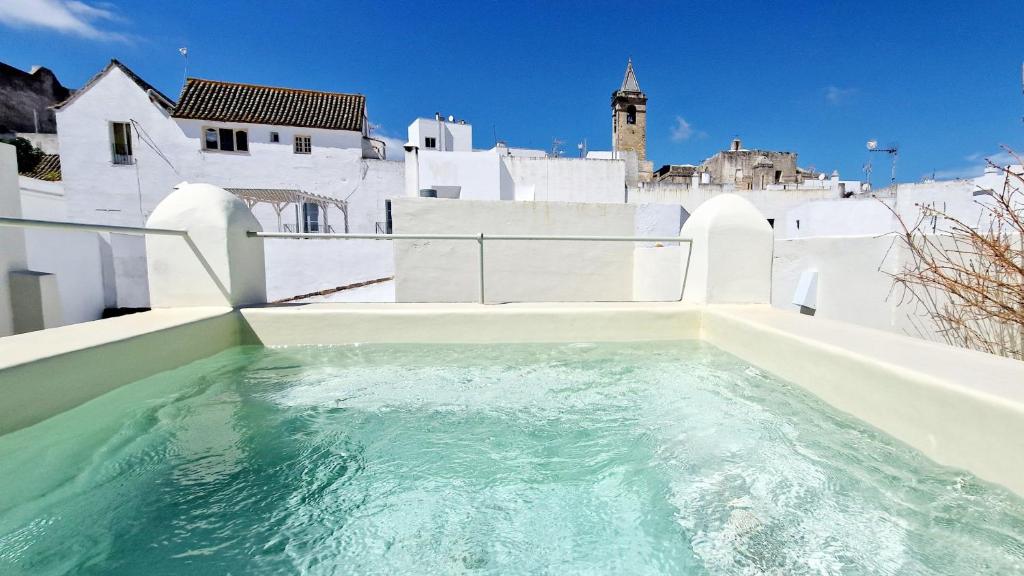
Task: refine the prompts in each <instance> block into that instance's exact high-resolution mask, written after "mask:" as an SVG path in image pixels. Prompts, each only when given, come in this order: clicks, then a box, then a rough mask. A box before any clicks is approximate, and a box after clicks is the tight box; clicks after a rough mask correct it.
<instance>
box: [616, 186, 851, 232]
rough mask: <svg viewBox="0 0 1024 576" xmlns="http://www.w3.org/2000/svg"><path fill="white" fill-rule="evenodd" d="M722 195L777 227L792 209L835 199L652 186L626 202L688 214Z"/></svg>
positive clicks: (816, 193)
mask: <svg viewBox="0 0 1024 576" xmlns="http://www.w3.org/2000/svg"><path fill="white" fill-rule="evenodd" d="M723 193H733V194H736V195H738V196H740V197H742V198H743V199H744V200H747V201H748V202H750V203H751V204H753V205H754V207H755V208H757V209H758V211H759V212H761V214H763V215H764V217H765V218H767V219H769V220H774V221H775V227H776V228H778V227H779V223H780V222H782V221H783V220H784V219H785V217H786V214H787V213H788V212H789V210H791V209H792V208H795V207H796V206H799V205H800V204H803V203H804V202H807V201H810V200H820V199H823V198H839V192H838V190H837V189H834V188H828V187H826V188H818V187H815V188H800V189H789V190H733V189H731V188H729V189H727V188H723V187H722V186H711V185H707V186H699V187H697V188H686V187H683V186H682V185H671V184H668V185H665V184H653V185H648V186H645V187H642V188H637V189H635V190H630V191H629V202H630V203H637V204H679V205H681V206H682V207H683V208H684V209H685V210H686V211H687V212H688V213H690V214H692V213H693V211H694V210H696V209H697V208H698V207H699V206H700V205H701V204H703V203H704V202H707V201H708V200H710V199H711V198H714V197H715V196H717V195H719V194H723Z"/></svg>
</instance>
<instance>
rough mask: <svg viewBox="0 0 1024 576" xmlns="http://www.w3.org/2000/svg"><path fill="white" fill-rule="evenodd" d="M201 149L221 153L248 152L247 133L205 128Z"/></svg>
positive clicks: (228, 129)
mask: <svg viewBox="0 0 1024 576" xmlns="http://www.w3.org/2000/svg"><path fill="white" fill-rule="evenodd" d="M203 148H204V149H205V150H220V151H221V152H236V151H237V152H248V151H249V133H248V132H246V131H245V130H234V129H231V128H207V129H206V130H203Z"/></svg>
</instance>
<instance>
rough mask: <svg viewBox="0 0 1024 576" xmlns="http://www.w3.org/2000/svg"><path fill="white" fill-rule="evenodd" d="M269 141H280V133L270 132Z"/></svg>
mask: <svg viewBox="0 0 1024 576" xmlns="http://www.w3.org/2000/svg"><path fill="white" fill-rule="evenodd" d="M270 141H271V142H273V143H277V142H280V141H281V135H280V134H278V133H277V132H271V133H270Z"/></svg>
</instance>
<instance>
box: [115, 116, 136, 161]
mask: <svg viewBox="0 0 1024 576" xmlns="http://www.w3.org/2000/svg"><path fill="white" fill-rule="evenodd" d="M110 157H111V162H113V163H114V164H134V163H135V159H134V157H133V156H132V125H131V123H130V122H111V123H110Z"/></svg>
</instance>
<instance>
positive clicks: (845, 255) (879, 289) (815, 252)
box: [772, 236, 906, 332]
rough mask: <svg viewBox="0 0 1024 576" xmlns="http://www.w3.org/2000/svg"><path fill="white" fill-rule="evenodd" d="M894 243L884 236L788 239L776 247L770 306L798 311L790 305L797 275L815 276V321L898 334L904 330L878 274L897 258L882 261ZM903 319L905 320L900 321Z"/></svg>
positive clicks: (886, 279) (885, 282)
mask: <svg viewBox="0 0 1024 576" xmlns="http://www.w3.org/2000/svg"><path fill="white" fill-rule="evenodd" d="M892 245H893V239H892V238H891V237H886V236H840V237H819V238H790V239H779V240H776V241H775V254H774V261H773V267H772V304H773V305H774V306H775V307H777V308H782V309H785V310H793V311H798V310H799V306H797V305H795V304H793V303H792V300H793V293H794V291H795V290H796V286H797V282H798V281H799V279H800V275H801V274H802V273H803V272H804V271H806V270H817V271H818V293H817V309H816V311H815V314H814V315H815V317H821V318H831V319H833V320H841V321H843V322H851V323H853V324H859V325H861V326H868V327H871V328H878V329H882V330H889V331H896V332H901V331H903V328H905V327H906V325H905V323H903V322H902V321H899V318H900V317H901V316H900V315H897V314H896V313H895V312H894V305H895V301H897V300H898V298H890V295H889V292H890V285H891V281H890V279H889V277H888V276H887V275H885V274H884V273H883V272H881V271H880V270H879V268H880V267H881V266H882V265H883V261H884V262H885V263H886V269H889V270H893V269H895V268H894V267H895V266H896V264H897V263H898V261H899V260H898V255H897V254H892V255H890V256H889V258H888V259H887V258H886V254H887V253H889V252H890V249H891V247H892ZM904 316H905V315H904Z"/></svg>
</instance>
